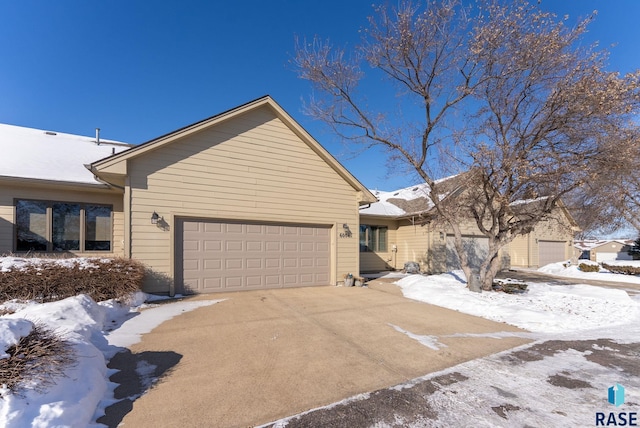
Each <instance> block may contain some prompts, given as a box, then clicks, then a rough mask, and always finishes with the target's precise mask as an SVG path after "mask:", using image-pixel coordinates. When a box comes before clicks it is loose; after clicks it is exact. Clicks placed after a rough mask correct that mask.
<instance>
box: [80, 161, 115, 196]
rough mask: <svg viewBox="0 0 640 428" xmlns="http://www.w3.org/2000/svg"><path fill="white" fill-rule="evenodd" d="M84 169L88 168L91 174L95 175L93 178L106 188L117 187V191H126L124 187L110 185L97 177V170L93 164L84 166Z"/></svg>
mask: <svg viewBox="0 0 640 428" xmlns="http://www.w3.org/2000/svg"><path fill="white" fill-rule="evenodd" d="M84 167H85V168H87V169H88V170H89V171H91V174H93V178H95V179H96V181H98V182H99V183H102V184H104V185H105V186H107V187H110V188H113V187H115V188H116V189H120V190H124V186H119V185H117V184H113V183H109V182H108V181H106V180H103V179H102V178H100V177H98V176H97V175H96V172H95V169H94V168H93V166H92V165H91V164H84Z"/></svg>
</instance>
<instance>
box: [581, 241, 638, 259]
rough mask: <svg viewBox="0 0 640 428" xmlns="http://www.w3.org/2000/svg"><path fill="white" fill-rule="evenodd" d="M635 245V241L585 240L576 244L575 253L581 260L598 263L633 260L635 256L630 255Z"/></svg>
mask: <svg viewBox="0 0 640 428" xmlns="http://www.w3.org/2000/svg"><path fill="white" fill-rule="evenodd" d="M633 244H634V240H633V239H607V240H584V241H577V242H575V243H574V249H575V250H574V251H575V252H576V253H577V256H578V257H579V258H580V259H586V260H591V261H594V262H598V263H600V262H605V263H606V262H608V261H615V260H633V256H631V255H630V254H629V251H630V250H631V248H632V247H633Z"/></svg>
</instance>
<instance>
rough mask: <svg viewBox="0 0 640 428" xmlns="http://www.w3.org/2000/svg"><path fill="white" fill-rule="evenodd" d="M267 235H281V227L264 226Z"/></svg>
mask: <svg viewBox="0 0 640 428" xmlns="http://www.w3.org/2000/svg"><path fill="white" fill-rule="evenodd" d="M264 228H265V231H264V233H266V234H267V235H280V234H282V229H281V226H264Z"/></svg>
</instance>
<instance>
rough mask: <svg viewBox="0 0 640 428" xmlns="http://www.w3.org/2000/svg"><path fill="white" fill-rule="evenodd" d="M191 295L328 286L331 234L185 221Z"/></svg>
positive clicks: (185, 255)
mask: <svg viewBox="0 0 640 428" xmlns="http://www.w3.org/2000/svg"><path fill="white" fill-rule="evenodd" d="M181 226H182V227H181V231H182V236H181V237H180V239H181V240H182V249H181V251H180V252H178V253H176V254H178V257H182V260H179V261H178V265H179V266H181V269H182V275H183V276H182V282H183V284H184V289H185V290H184V291H185V292H216V291H230V290H242V289H256V288H281V287H296V286H309V285H328V284H329V276H330V275H329V271H330V263H329V258H330V236H331V235H330V228H329V227H311V226H292V225H274V224H268V225H265V224H253V223H247V224H243V223H225V222H215V221H186V220H185V221H183V222H182V223H181Z"/></svg>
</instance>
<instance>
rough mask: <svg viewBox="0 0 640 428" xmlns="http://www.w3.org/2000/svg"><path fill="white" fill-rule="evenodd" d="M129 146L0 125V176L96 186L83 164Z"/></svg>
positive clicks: (90, 138)
mask: <svg viewBox="0 0 640 428" xmlns="http://www.w3.org/2000/svg"><path fill="white" fill-rule="evenodd" d="M130 147H131V145H130V144H126V143H121V142H118V141H111V140H102V139H101V140H100V144H96V139H95V137H83V136H80V135H73V134H64V133H61V132H52V131H44V130H40V129H33V128H24V127H21V126H14V125H6V124H0V151H1V152H2V156H0V176H6V177H19V178H31V179H40V180H54V181H65V182H73V183H89V184H98V181H97V180H96V179H95V178H94V176H93V174H92V173H91V172H90V171H89V170H88V169H87V168H85V166H84V165H85V164H89V163H92V162H95V161H97V160H99V159H102V158H106V157H108V156H111V155H112V154H115V153H119V152H121V151H123V150H126V149H128V148H130Z"/></svg>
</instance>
